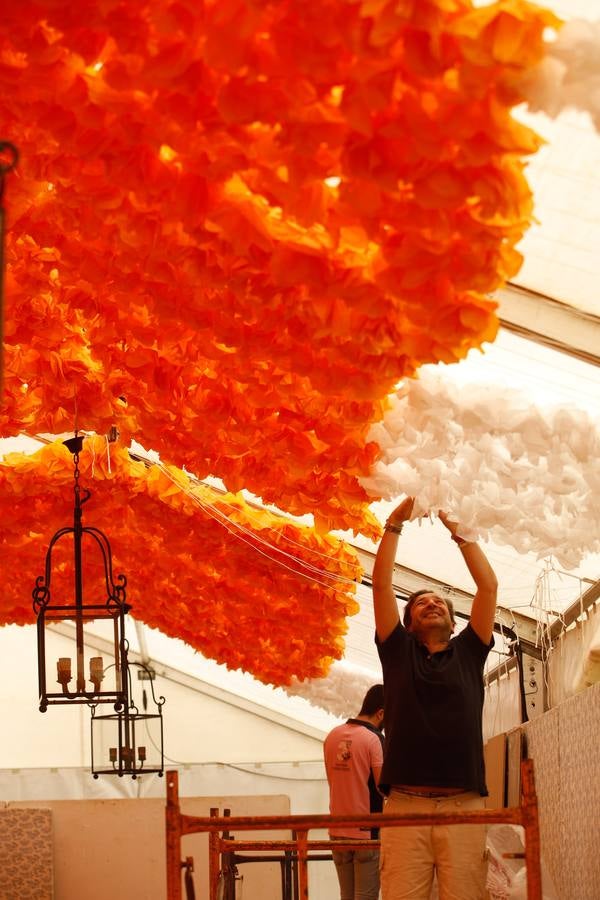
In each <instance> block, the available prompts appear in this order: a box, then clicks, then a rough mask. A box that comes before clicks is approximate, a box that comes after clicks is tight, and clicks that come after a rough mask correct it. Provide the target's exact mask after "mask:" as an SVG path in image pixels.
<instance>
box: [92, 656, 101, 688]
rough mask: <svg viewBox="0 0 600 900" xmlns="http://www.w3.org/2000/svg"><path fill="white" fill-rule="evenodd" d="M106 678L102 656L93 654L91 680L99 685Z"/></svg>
mask: <svg viewBox="0 0 600 900" xmlns="http://www.w3.org/2000/svg"><path fill="white" fill-rule="evenodd" d="M103 678H104V664H103V662H102V657H101V656H92V657H91V659H90V681H93V683H94V685H99V684H100V682H101V681H102V679H103Z"/></svg>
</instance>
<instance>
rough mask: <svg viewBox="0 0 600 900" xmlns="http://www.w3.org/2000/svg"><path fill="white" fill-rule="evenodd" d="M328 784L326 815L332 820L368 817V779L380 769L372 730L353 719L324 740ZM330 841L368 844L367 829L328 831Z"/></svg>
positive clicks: (379, 744) (379, 750)
mask: <svg viewBox="0 0 600 900" xmlns="http://www.w3.org/2000/svg"><path fill="white" fill-rule="evenodd" d="M323 753H324V757H325V769H326V772H327V780H328V782H329V812H330V813H331V814H332V815H334V816H346V815H352V816H360V815H369V813H371V812H379V811H380V810H381V806H379V810H376V809H371V792H370V791H369V778H370V777H371V776H372V773H373V769H374V768H381V766H382V765H383V745H382V738H381V737H380V736H379V734H377V733H376V730H375V729H374V728H371V727H365V725H364V724H361V723H360V722H359V721H358V720H356V719H350V720H349V721H348V722H345V723H344V724H343V725H338V726H337V728H334V729H333V731H330V732H329V734H328V735H327V737H326V738H325V744H324V747H323ZM329 835H330V837H350V838H363V839H364V840H369V839H370V837H371V832H370V829H369V828H363V829H359V828H349V827H347V828H330V829H329Z"/></svg>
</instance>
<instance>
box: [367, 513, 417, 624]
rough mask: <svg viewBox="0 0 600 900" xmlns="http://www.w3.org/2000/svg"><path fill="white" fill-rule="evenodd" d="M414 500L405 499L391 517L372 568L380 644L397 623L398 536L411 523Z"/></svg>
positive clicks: (374, 606) (374, 608) (398, 619)
mask: <svg viewBox="0 0 600 900" xmlns="http://www.w3.org/2000/svg"><path fill="white" fill-rule="evenodd" d="M414 502H415V500H414V497H405V498H404V500H403V501H402V503H400V504H399V505H398V506H397V507H396V509H395V510H394V511H393V512H392V513H391V514H390V516H389V518H388V520H387V522H386V525H385V531H384V532H383V537H382V538H381V541H380V543H379V547H378V548H377V555H376V557H375V565H374V566H373V610H374V612H375V628H376V630H377V637H378V638H379V640H380V641H385V639H386V638H387V637H388V636H389V635H390V634H391V633H392V631H393V630H394V628H395V627H396V625H397V624H398V622H399V621H400V615H399V613H398V602H397V600H396V595H395V594H394V588H393V586H392V579H393V576H394V563H395V561H396V549H397V547H398V536H399V534H400V532H401V530H402V525H403V524H404V522H407V521H408V520H409V519H410V516H411V513H412V509H413V506H414Z"/></svg>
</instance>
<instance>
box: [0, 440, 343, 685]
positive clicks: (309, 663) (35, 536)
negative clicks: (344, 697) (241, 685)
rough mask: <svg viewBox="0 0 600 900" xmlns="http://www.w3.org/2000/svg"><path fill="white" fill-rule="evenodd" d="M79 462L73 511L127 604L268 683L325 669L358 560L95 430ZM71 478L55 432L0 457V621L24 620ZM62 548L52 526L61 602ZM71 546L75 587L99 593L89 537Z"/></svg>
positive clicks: (65, 591)
mask: <svg viewBox="0 0 600 900" xmlns="http://www.w3.org/2000/svg"><path fill="white" fill-rule="evenodd" d="M79 467H80V470H81V478H80V484H81V488H82V489H85V488H88V489H90V490H91V492H92V497H91V499H90V500H89V502H88V503H87V504H85V505H84V509H83V515H84V525H92V526H94V527H96V528H100V529H101V530H103V531H104V532H105V533H106V534H107V536H108V537H109V539H110V542H111V546H112V550H113V571H114V573H115V575H117V574H119V573H121V572H123V573H124V574H125V575H126V576H127V580H128V587H127V601H128V603H130V604H131V606H132V615H134V616H135V618H137V619H139V620H140V621H142V622H145V623H146V624H148V625H151V626H153V627H155V628H160V630H161V631H163V632H164V633H165V634H168V635H171V636H174V637H180V638H183V640H185V641H186V642H187V643H188V644H190V645H191V646H192V647H195V648H196V649H198V650H201V651H202V652H203V653H204V654H205V655H206V656H209V657H211V658H213V659H216V660H217V661H218V662H222V663H225V664H226V665H227V666H229V667H230V668H243V669H245V670H247V671H251V672H252V673H253V674H254V675H255V676H256V677H257V678H260V679H261V680H263V681H265V682H272V683H274V684H286V683H288V682H289V680H290V679H291V677H292V675H297V676H298V677H300V678H314V677H319V676H320V675H324V674H325V673H326V671H327V669H328V668H329V665H330V663H331V661H332V660H333V659H335V658H339V657H340V656H341V655H342V650H343V634H344V633H345V631H346V627H347V626H346V618H347V616H348V615H352V614H353V613H355V612H356V610H357V605H356V602H355V600H354V599H353V597H352V593H353V589H354V581H355V580H356V578H357V577H360V569H359V566H358V565H357V561H356V558H355V555H354V553H352V552H351V551H350V550H349V549H348V548H347V547H346V546H345V545H343V544H342V543H341V542H340V541H338V540H336V539H334V538H331V537H319V536H317V535H316V534H315V532H314V530H312V529H310V528H307V527H302V526H298V525H293V524H291V523H289V522H286V521H285V519H283V518H282V517H280V516H275V515H273V514H272V513H269V512H267V511H264V510H256V509H251V508H250V507H248V505H247V504H246V503H245V502H244V501H243V500H242V499H241V498H240V497H235V496H233V495H223V494H219V493H218V492H217V491H215V490H213V489H211V488H209V487H206V486H205V485H200V484H198V483H194V482H192V481H190V479H189V476H186V475H185V474H184V473H183V472H181V471H180V470H177V469H175V468H173V467H164V466H160V465H150V466H148V465H145V464H144V463H143V462H136V461H133V460H132V459H131V457H130V455H129V453H128V452H127V451H126V450H124V449H122V448H121V449H119V448H115V447H110V449H109V448H108V445H107V444H106V442H105V441H104V439H102V438H98V437H97V438H87V439H86V440H85V441H84V448H83V451H82V453H81V457H80V465H79ZM72 487H73V458H72V456H71V454H70V453H69V451H68V450H67V449H66V447H65V446H64V445H63V444H62V443H60V442H58V443H55V444H51V445H49V446H47V447H44V448H42V449H41V450H39V451H38V452H37V453H35V454H33V455H32V456H26V455H23V454H10V455H8V456H7V457H6V459H5V460H4V462H3V463H0V492H1V494H2V497H3V502H4V503H5V504H6V505H7V506H9V505H10V508H11V516H10V517H8V516H4V517H3V519H2V524H1V525H0V543H1V545H2V558H3V559H4V560H10V566H11V573H12V575H11V577H10V578H7V579H6V580H5V586H4V589H3V599H2V607H1V611H0V615H1V617H2V621H3V622H18V623H20V624H25V623H28V622H33V621H35V617H34V614H33V610H32V600H31V592H32V590H33V587H34V584H35V578H36V576H37V575H41V574H43V572H44V564H45V553H46V549H47V547H48V544H49V541H50V538H51V536H52V534H53V533H54V532H55V531H57V530H58V529H59V528H62V527H64V526H65V525H69V523H71V524H72V511H73V491H72ZM72 552H73V551H72V541H65V539H61V541H60V542H58V543H57V545H56V552H55V553H54V554H53V558H52V579H51V590H52V596H53V597H56V598H61V601H62V602H73V595H74V587H73V576H72V571H71V570H72ZM83 558H84V564H85V571H84V586H85V589H86V592H87V594H88V595H90V596H92V595H94V591H96V593H97V595H98V597H97V600H96V602H99V601H100V600H101V599H102V598H104V599H105V598H106V593H105V592H104V594H103V593H102V590H103V589H104V585H103V583H102V581H101V575H102V574H103V570H102V567H101V559H100V555H99V553H98V552H97V550H96V548H95V545H94V542H93V541H91V540H89V543H86V542H85V540H84V553H83ZM88 602H92V601H91V600H88Z"/></svg>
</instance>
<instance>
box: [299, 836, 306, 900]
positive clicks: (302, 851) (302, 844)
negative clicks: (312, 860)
mask: <svg viewBox="0 0 600 900" xmlns="http://www.w3.org/2000/svg"><path fill="white" fill-rule="evenodd" d="M307 834H308V833H307V831H306V830H304V829H299V830H298V835H297V844H298V885H299V897H300V900H308V861H307V859H306V857H307V852H306V840H307Z"/></svg>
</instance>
